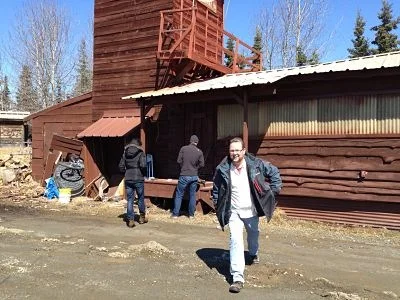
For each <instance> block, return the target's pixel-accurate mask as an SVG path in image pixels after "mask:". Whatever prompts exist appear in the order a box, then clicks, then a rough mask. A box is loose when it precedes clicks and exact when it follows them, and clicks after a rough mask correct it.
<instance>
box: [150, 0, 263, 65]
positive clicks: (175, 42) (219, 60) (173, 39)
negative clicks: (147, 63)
mask: <svg viewBox="0 0 400 300" xmlns="http://www.w3.org/2000/svg"><path fill="white" fill-rule="evenodd" d="M213 18H214V20H213ZM216 23H217V22H216V20H215V16H210V15H209V14H206V15H202V14H200V13H199V11H198V10H197V8H196V7H193V8H186V9H174V10H166V11H162V12H161V21H160V32H159V41H158V52H157V57H158V59H161V60H171V59H182V58H189V59H192V60H194V61H195V62H197V63H200V64H204V65H208V66H210V67H214V68H217V69H219V71H221V70H222V72H223V73H238V72H248V71H260V70H261V69H262V55H261V52H260V51H257V50H255V49H254V48H252V47H251V46H249V45H248V44H246V43H244V42H242V41H241V40H240V39H238V38H237V37H236V36H234V35H233V34H231V33H229V32H227V31H225V30H223V29H222V28H219V26H217V24H216ZM228 39H231V41H232V42H233V45H234V47H233V49H232V50H229V49H227V48H226V42H227V40H228ZM227 61H230V63H227Z"/></svg>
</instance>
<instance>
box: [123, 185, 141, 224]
mask: <svg viewBox="0 0 400 300" xmlns="http://www.w3.org/2000/svg"><path fill="white" fill-rule="evenodd" d="M125 189H126V197H127V198H128V199H127V200H128V204H127V207H126V219H127V220H133V219H134V217H135V212H134V208H133V200H134V199H135V191H136V194H137V197H138V206H139V213H145V212H146V206H145V205H144V182H132V181H126V180H125Z"/></svg>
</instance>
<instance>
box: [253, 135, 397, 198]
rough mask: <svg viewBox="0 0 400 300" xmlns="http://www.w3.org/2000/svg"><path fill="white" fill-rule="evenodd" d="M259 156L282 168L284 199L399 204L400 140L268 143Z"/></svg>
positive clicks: (336, 138)
mask: <svg viewBox="0 0 400 300" xmlns="http://www.w3.org/2000/svg"><path fill="white" fill-rule="evenodd" d="M256 153H257V156H259V157H262V158H265V159H267V160H269V161H271V162H272V163H274V164H276V165H277V166H278V167H279V169H280V172H281V175H282V178H283V180H284V183H285V188H284V191H283V195H285V196H304V197H315V196H316V195H318V197H320V198H330V199H342V200H354V201H378V202H395V203H400V136H387V137H385V136H359V137H355V136H353V137H344V136H343V137H340V136H331V137H329V138H328V137H325V138H313V137H309V138H304V137H303V138H302V137H291V138H290V139H289V138H287V139H272V138H265V139H264V140H263V141H262V142H261V144H260V145H259V147H258V150H257V152H256Z"/></svg>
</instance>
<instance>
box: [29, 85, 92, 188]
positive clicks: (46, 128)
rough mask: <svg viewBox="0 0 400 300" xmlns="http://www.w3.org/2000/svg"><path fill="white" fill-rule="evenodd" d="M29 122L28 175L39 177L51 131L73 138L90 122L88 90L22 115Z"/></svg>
mask: <svg viewBox="0 0 400 300" xmlns="http://www.w3.org/2000/svg"><path fill="white" fill-rule="evenodd" d="M24 121H25V122H29V123H30V124H31V126H32V177H33V178H34V179H35V180H36V181H43V180H44V179H45V178H43V176H44V170H45V166H46V161H47V157H48V155H49V148H50V143H51V141H52V138H53V135H54V134H57V135H61V136H65V137H69V138H75V137H76V135H77V134H78V133H79V132H81V131H82V130H84V129H85V128H87V127H88V126H89V125H90V124H92V93H87V94H84V95H82V96H79V97H75V98H71V99H69V100H66V101H64V102H61V103H58V104H56V105H53V106H51V107H48V108H46V109H43V110H41V111H38V112H36V113H33V114H31V115H29V116H27V117H25V119H24Z"/></svg>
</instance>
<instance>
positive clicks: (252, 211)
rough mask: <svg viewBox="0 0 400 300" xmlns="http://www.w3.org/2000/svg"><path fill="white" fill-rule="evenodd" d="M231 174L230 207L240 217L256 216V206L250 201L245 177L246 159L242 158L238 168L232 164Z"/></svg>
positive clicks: (247, 182)
mask: <svg viewBox="0 0 400 300" xmlns="http://www.w3.org/2000/svg"><path fill="white" fill-rule="evenodd" d="M230 175H231V190H232V193H231V209H232V210H233V211H236V213H238V214H239V216H240V217H241V218H251V217H254V216H257V212H256V208H255V206H254V204H253V201H251V195H250V185H249V179H248V177H247V166H246V161H245V160H244V159H243V162H242V164H241V165H240V166H239V168H236V167H235V166H234V165H233V164H232V166H231V169H230Z"/></svg>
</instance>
